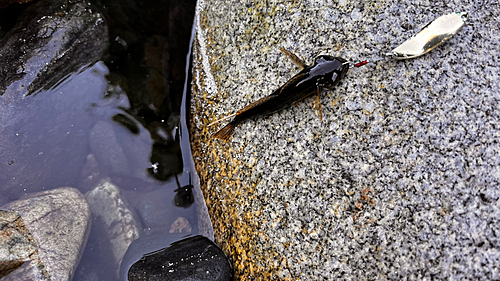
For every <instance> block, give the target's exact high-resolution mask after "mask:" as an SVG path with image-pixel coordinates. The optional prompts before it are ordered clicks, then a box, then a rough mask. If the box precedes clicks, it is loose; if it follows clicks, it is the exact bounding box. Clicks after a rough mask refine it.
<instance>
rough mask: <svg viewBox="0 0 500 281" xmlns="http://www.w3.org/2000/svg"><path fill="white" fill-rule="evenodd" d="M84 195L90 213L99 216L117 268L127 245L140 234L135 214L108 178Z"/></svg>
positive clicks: (118, 189)
mask: <svg viewBox="0 0 500 281" xmlns="http://www.w3.org/2000/svg"><path fill="white" fill-rule="evenodd" d="M85 197H86V198H87V201H88V202H89V205H90V209H91V211H92V214H93V215H94V216H96V217H97V216H99V217H100V218H101V221H102V223H103V227H102V229H104V231H105V232H106V233H107V237H108V239H109V240H110V243H111V250H112V252H113V257H114V259H115V264H116V266H117V269H118V268H119V266H120V264H121V261H122V259H123V256H124V255H125V253H126V252H127V249H128V247H129V245H130V244H131V243H132V242H133V241H134V240H136V239H138V238H139V236H140V229H141V228H140V225H139V222H138V220H137V215H136V214H134V212H133V211H132V210H131V209H130V208H129V207H128V203H127V201H126V200H125V199H124V198H123V197H122V194H121V191H120V188H119V187H117V186H116V185H114V184H113V183H111V182H110V181H109V179H103V180H102V181H100V182H99V184H98V185H97V186H96V187H95V188H94V189H92V190H91V191H89V192H87V193H86V194H85ZM117 274H118V273H117Z"/></svg>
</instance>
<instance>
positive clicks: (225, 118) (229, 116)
mask: <svg viewBox="0 0 500 281" xmlns="http://www.w3.org/2000/svg"><path fill="white" fill-rule="evenodd" d="M236 114H238V113H233V114H231V115H228V116H226V117H224V118H221V119H219V120H215V121H214V122H212V123H210V124H208V127H212V126H213V125H215V124H217V123H219V122H221V121H224V120H227V119H229V118H232V117H234V116H236Z"/></svg>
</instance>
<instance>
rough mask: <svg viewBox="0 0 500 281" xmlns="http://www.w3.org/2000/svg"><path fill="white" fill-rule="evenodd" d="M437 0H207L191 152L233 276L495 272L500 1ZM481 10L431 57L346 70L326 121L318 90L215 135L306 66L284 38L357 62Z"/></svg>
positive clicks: (326, 106) (202, 9) (201, 20)
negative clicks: (223, 122) (452, 17)
mask: <svg viewBox="0 0 500 281" xmlns="http://www.w3.org/2000/svg"><path fill="white" fill-rule="evenodd" d="M432 2H434V1H432ZM432 2H431V1H416V0H411V1H406V2H401V3H400V2H399V1H375V2H373V1H367V2H362V3H359V2H351V1H345V0H340V1H322V0H320V1H307V2H302V1H293V2H276V1H237V2H226V1H225V2H222V1H217V0H213V1H199V3H198V8H197V19H198V22H197V26H196V28H197V36H196V40H195V43H194V44H195V46H194V67H193V77H194V78H193V97H192V106H191V110H192V121H193V124H192V145H193V155H194V159H195V162H196V166H197V170H198V172H199V174H200V178H201V185H202V189H203V191H204V193H205V197H206V201H207V206H208V208H209V212H210V214H211V217H212V220H213V225H214V231H215V238H216V242H217V243H218V245H220V246H221V247H222V249H223V250H224V251H225V252H226V254H228V255H229V256H230V258H231V259H232V261H233V266H234V269H235V272H236V275H237V276H238V280H278V279H284V280H335V279H342V280H386V279H390V280H401V279H408V280H431V279H448V280H465V279H469V280H471V279H474V280H499V279H500V266H499V265H500V199H499V198H500V184H499V181H500V152H499V151H500V143H499V138H500V125H499V119H500V87H499V86H500V82H499V73H500V59H499V54H500V51H499V49H500V48H499V44H500V31H499V30H500V29H499V28H498V18H500V6H499V4H498V2H497V1H489V2H490V3H489V4H487V5H483V6H481V5H478V6H477V7H476V6H473V5H474V4H470V3H469V1H463V0H456V1H454V3H452V4H446V3H447V1H444V2H442V1H441V2H439V3H434V4H431V3H432ZM475 9H478V10H477V11H475V12H473V13H472V15H471V18H470V20H469V22H468V23H467V24H466V26H465V27H464V28H463V29H462V30H461V31H460V32H459V33H458V34H457V35H456V36H455V37H454V38H452V39H451V40H450V41H449V42H447V43H446V44H445V45H443V46H441V47H439V48H437V49H435V50H433V51H432V52H431V53H429V54H427V55H425V56H423V57H420V58H416V59H413V60H408V61H395V60H391V59H388V58H386V59H384V60H382V61H381V62H380V63H378V64H377V65H375V64H371V65H367V66H364V67H362V68H358V69H351V70H350V72H349V73H348V75H347V77H346V79H345V80H344V81H343V83H342V84H341V85H340V86H338V87H337V88H336V89H333V90H324V91H323V92H322V96H321V103H322V106H323V121H321V122H320V121H319V119H318V117H317V116H315V114H314V110H313V108H312V106H311V104H312V102H313V99H312V98H311V99H307V100H305V102H303V103H300V104H298V105H297V106H294V107H292V108H290V109H287V110H285V111H283V112H280V113H277V114H275V115H272V116H270V117H267V118H261V119H257V120H251V121H248V122H246V123H244V124H242V125H241V126H239V127H237V128H236V130H235V134H234V136H233V138H232V139H231V140H230V141H229V142H227V143H225V142H222V141H219V140H214V139H211V135H212V134H213V133H214V132H215V131H216V130H217V127H215V128H213V127H207V125H208V124H209V123H210V122H212V121H214V120H216V119H218V118H221V117H224V116H226V115H229V114H230V113H233V112H235V111H236V110H238V109H240V108H242V107H244V106H246V105H248V104H249V103H251V102H253V101H255V100H257V99H259V98H261V97H264V96H267V95H269V94H270V93H271V92H272V91H273V90H274V89H276V88H277V87H279V86H280V85H282V84H283V83H285V82H286V81H287V80H288V79H290V78H291V77H292V76H293V75H294V74H295V73H297V72H298V68H297V67H296V66H295V65H293V64H292V62H291V61H289V60H288V59H287V58H286V57H285V56H284V55H282V54H281V53H280V51H279V48H280V47H284V48H287V49H289V50H291V51H292V52H295V53H297V55H299V57H303V58H304V59H305V60H306V61H307V62H308V63H311V62H312V60H313V58H314V57H315V56H316V55H318V54H320V53H322V54H331V55H335V56H341V57H344V58H346V59H350V60H352V61H359V60H363V59H366V58H373V57H379V56H382V55H383V54H385V53H386V52H388V51H390V50H391V49H393V48H394V47H396V46H397V45H399V44H401V43H402V42H404V41H405V40H406V39H407V38H409V37H410V36H411V35H413V34H414V33H416V32H417V31H418V30H419V29H420V28H421V27H422V26H423V25H425V24H426V23H427V22H429V21H431V20H433V19H434V18H436V17H438V16H440V15H443V14H447V13H450V12H460V11H469V12H470V11H473V10H475Z"/></svg>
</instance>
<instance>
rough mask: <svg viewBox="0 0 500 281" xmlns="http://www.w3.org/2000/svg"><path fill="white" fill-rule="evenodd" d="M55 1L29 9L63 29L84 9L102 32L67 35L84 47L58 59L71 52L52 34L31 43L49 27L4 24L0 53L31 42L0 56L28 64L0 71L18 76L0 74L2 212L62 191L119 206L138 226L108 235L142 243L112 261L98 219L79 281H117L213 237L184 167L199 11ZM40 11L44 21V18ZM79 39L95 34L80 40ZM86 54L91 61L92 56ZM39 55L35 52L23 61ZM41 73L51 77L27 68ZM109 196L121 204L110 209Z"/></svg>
mask: <svg viewBox="0 0 500 281" xmlns="http://www.w3.org/2000/svg"><path fill="white" fill-rule="evenodd" d="M45 2H46V3H45ZM62 2H64V3H62ZM62 2H61V3H62V4H61V3H59V2H58V0H57V1H48V0H41V1H39V2H38V3H37V4H35V5H39V6H40V7H42V8H40V7H39V8H38V10H37V11H38V12H40V13H42V14H43V13H49V14H59V13H60V11H58V10H57V9H62V11H63V12H64V13H63V14H62V15H63V16H62V18H64V17H66V14H65V13H68V11H71V9H76V8H78V7H77V6H78V5H80V6H82V5H84V6H85V5H86V6H85V7H86V8H85V9H87V10H85V11H86V12H88V10H91V12H90V13H89V14H91V16H95V18H94V20H96V18H97V23H98V28H94V27H93V26H94V24H93V23H94V22H92V21H89V22H90V23H92V24H91V25H90V27H89V26H86V27H84V28H83V29H79V30H83V31H81V32H80V33H78V34H72V35H71V36H77V38H74V37H72V38H69V37H68V38H69V39H68V40H76V41H75V42H83V43H82V44H81V47H85V46H88V47H89V48H84V49H85V50H84V51H81V50H80V49H78V47H77V48H74V46H75V45H72V46H73V47H71V46H70V47H71V48H73V49H71V51H70V52H66V53H65V51H64V48H66V47H67V46H64V44H62V42H61V41H57V38H56V37H52V35H53V34H47V36H45V37H46V38H45V37H44V38H39V39H40V40H41V41H36V42H35V39H33V36H32V33H35V34H42V35H43V34H45V33H43V32H42V33H40V30H45V29H44V25H47V26H49V25H51V24H54V22H46V21H40V22H41V24H42V26H32V27H28V28H27V29H24V30H23V29H17V31H16V32H17V33H13V32H11V31H9V33H7V32H5V27H6V26H8V27H9V28H10V27H12V26H13V25H6V24H4V23H3V22H4V21H3V20H2V21H0V25H1V26H0V36H1V37H4V38H3V39H1V40H2V42H7V41H8V40H13V42H14V41H15V40H14V39H15V38H17V37H19V38H21V39H23V38H24V39H26V40H28V41H26V42H28V43H30V44H31V43H33V45H29V44H24V45H23V46H22V48H23V50H21V51H22V52H24V53H22V54H21V55H16V53H15V51H16V50H15V48H11V49H12V50H14V52H11V51H12V50H5V49H1V46H0V54H4V55H5V54H8V55H5V56H3V57H4V58H5V57H11V58H13V59H15V58H17V57H20V58H22V59H23V60H24V61H22V60H20V61H16V62H15V63H13V64H9V63H4V64H2V65H7V66H13V68H9V67H6V68H3V67H2V70H1V71H0V74H2V75H3V77H6V79H3V80H2V83H0V84H1V85H0V86H1V87H0V90H2V93H1V96H0V192H1V194H2V196H0V206H2V205H4V204H5V203H7V202H9V201H12V200H17V199H19V198H20V197H21V196H22V195H24V194H28V193H33V192H36V191H41V190H47V189H53V188H58V187H61V186H73V187H77V188H78V189H79V190H80V191H81V192H82V193H84V194H86V197H87V201H89V202H90V201H92V202H101V203H102V202H112V201H110V200H115V199H116V200H118V201H117V202H120V203H119V205H120V206H122V208H123V210H126V213H127V214H129V215H128V217H130V218H133V222H129V221H126V220H120V218H117V220H116V221H113V224H112V225H122V224H123V226H124V227H126V228H129V229H136V231H137V233H138V235H139V238H137V239H135V240H134V241H133V242H132V243H131V244H130V247H129V248H128V250H127V252H126V254H125V253H124V252H123V250H120V251H121V252H123V253H121V254H119V255H118V256H117V254H116V253H117V252H120V251H116V249H117V245H116V239H115V238H116V237H114V238H113V239H114V240H113V239H111V238H112V237H110V236H109V233H110V232H109V231H110V229H109V221H110V220H109V218H105V216H106V214H105V213H104V214H102V213H99V214H97V213H95V212H93V215H94V217H93V221H92V228H91V233H90V236H89V240H88V242H87V247H86V249H85V252H84V253H83V257H82V259H81V262H80V264H79V267H78V269H77V270H76V272H75V277H74V280H117V279H118V275H117V272H118V271H119V268H120V267H121V270H122V271H126V270H127V269H128V267H129V266H130V265H131V264H132V263H133V262H135V260H136V258H137V257H140V256H142V254H144V253H146V252H148V251H154V250H155V249H160V248H164V247H166V246H168V245H169V244H170V243H172V242H174V241H176V240H179V239H181V238H182V237H185V236H186V235H196V234H199V233H201V234H204V235H208V236H210V233H211V224H210V222H209V220H208V219H207V218H208V214H206V216H205V217H203V218H200V213H202V212H205V213H206V207H205V206H204V202H203V198H202V195H201V191H200V190H199V182H198V181H199V179H198V178H197V175H196V174H195V172H194V167H193V165H192V163H191V162H189V161H190V160H186V159H189V158H190V152H189V139H188V138H189V136H188V134H187V128H186V119H185V116H183V115H182V114H185V112H182V110H183V109H182V108H181V102H182V101H183V100H182V99H183V93H184V94H185V87H186V85H187V82H186V77H185V74H186V56H187V54H188V47H189V35H190V34H191V26H192V19H193V15H194V4H195V1H179V2H176V1H139V2H135V1H126V2H123V1H117V0H104V1H101V4H98V5H94V4H91V3H87V2H85V1H80V0H75V1H74V2H71V3H70V2H67V3H66V1H62ZM40 3H41V4H40ZM44 3H45V4H44ZM58 3H59V4H61V5H59V4H58ZM44 5H49V6H50V7H51V8H50V9H51V10H50V11H46V12H44V9H43V7H45V6H44ZM72 5H73V6H72ZM75 7H76V8H75ZM96 7H97V8H96ZM52 9H53V10H52ZM34 10H36V9H34ZM96 11H99V12H102V15H104V16H105V20H104V17H103V16H102V15H101V14H96V13H95V12H96ZM32 12H33V11H32ZM38 16H39V17H43V15H38ZM70 16H71V15H68V17H70ZM46 18H47V19H50V17H46ZM52 18H53V19H54V20H60V18H57V17H52ZM44 19H45V18H44ZM33 22H36V21H33ZM30 24H31V22H30ZM57 24H58V25H57V27H58V28H59V27H61V28H62V29H61V30H59V29H58V30H59V31H58V32H61V33H57V34H59V35H61V34H66V33H64V32H67V31H68V30H70V29H68V30H65V29H64V24H66V22H64V23H63V22H57ZM68 24H73V23H68ZM108 27H109V34H108ZM14 29H15V28H14ZM12 30H13V29H12ZM23 32H24V33H23ZM30 32H31V33H30ZM85 32H96V34H93V35H92V36H88V38H86V39H85V37H84V36H83V35H85V34H86V33H85ZM18 33H19V34H18ZM12 34H14V35H12ZM54 34H55V33H54ZM82 34H83V35H82ZM59 35H58V36H59ZM16 36H17V37H16ZM61 36H62V35H61ZM78 36H81V37H78ZM103 36H105V37H106V38H104V37H103ZM14 37H15V38H14ZM108 37H109V38H111V40H110V39H109V38H108ZM11 38H14V39H11ZM93 38H94V39H95V38H99V40H100V41H99V44H97V43H96V44H93V45H92V44H90V45H85V44H87V43H88V42H87V43H86V41H85V40H89V41H92V40H93ZM42 39H43V40H46V41H43V40H42ZM16 40H17V39H16ZM30 40H31V41H30ZM54 40H55V41H54ZM78 40H82V41H78ZM21 41H22V40H21ZM21 41H19V42H21ZM94 41H95V40H94ZM40 42H41V43H40ZM43 42H49V43H47V44H51V43H50V42H56V43H57V44H55V43H54V44H52V45H53V46H52V45H51V46H52V47H54V49H50V52H49V53H48V54H49V56H46V57H43V58H42V57H40V58H37V57H38V56H39V53H40V52H42V51H43V49H44V48H50V47H51V46H43V44H44V43H43ZM95 42H97V41H95ZM35 43H36V44H35ZM12 44H14V43H12ZM16 44H18V43H16ZM37 44H39V45H41V46H42V47H40V46H38V45H37ZM7 45H8V44H7ZM7 45H4V46H7ZM14 45H15V44H14ZM14 45H13V46H14ZM56 45H57V46H56ZM16 46H17V45H16ZM30 46H32V47H30ZM76 46H80V45H78V44H76ZM92 46H98V47H99V48H98V51H97V52H94V53H92V52H93V51H95V50H93V49H92ZM108 46H109V48H108ZM35 47H37V48H39V49H40V50H42V51H40V50H38V49H37V51H33V50H28V49H30V48H32V49H35ZM61 50H62V51H61ZM104 50H105V51H104ZM18 51H19V50H18ZM25 51H26V52H25ZM91 53H92V55H89V54H91ZM103 53H105V54H104V55H103ZM61 54H67V56H62V57H64V59H61V60H60V61H57V60H56V61H54V59H50V58H49V57H51V58H60V56H61ZM72 55H73V57H76V58H77V59H75V60H72V57H71V56H72ZM96 61H97V62H96ZM4 62H5V61H4ZM65 63H66V64H65ZM41 64H44V65H45V64H46V65H47V67H46V68H44V67H45V66H43V67H41V68H40V69H37V70H35V69H34V68H35V66H38V67H40V65H41ZM23 65H24V66H29V68H30V69H31V68H33V71H32V72H30V71H31V70H30V69H27V68H23V67H22V66H23ZM61 65H66V66H69V67H62V66H61ZM82 65H83V66H82ZM76 66H78V67H79V69H78V70H77V71H75V67H76ZM20 71H21V72H23V71H24V72H26V73H24V72H23V73H24V74H25V75H24V76H22V77H21V76H19V77H21V78H19V77H17V76H16V73H17V72H20ZM18 74H19V73H18ZM16 77H17V78H16ZM44 77H45V78H46V79H44ZM62 77H64V78H63V79H61V78H62ZM7 78H8V79H7ZM18 78H19V79H18ZM185 107H186V105H185V104H184V109H185ZM99 190H102V191H104V192H102V194H101V193H99V192H101V191H99ZM98 191H99V192H98ZM106 194H114V195H113V196H115V195H116V196H115V197H110V198H106V197H105V196H107V195H106ZM89 196H92V200H90V199H89ZM99 200H101V201H99ZM94 204H97V203H94ZM108 205H110V204H108ZM91 207H92V206H91ZM127 246H128V245H127ZM125 249H127V248H125ZM120 255H121V256H120ZM122 260H123V263H122V264H121V265H120V262H121V261H122ZM122 276H125V275H122Z"/></svg>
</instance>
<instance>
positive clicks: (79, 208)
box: [2, 187, 90, 280]
mask: <svg viewBox="0 0 500 281" xmlns="http://www.w3.org/2000/svg"><path fill="white" fill-rule="evenodd" d="M2 209H7V210H13V211H16V212H19V213H20V214H21V217H22V218H23V221H24V223H25V225H26V228H27V229H28V230H29V232H31V234H32V235H33V238H34V240H35V241H36V243H37V245H38V254H39V256H40V261H41V262H42V264H43V265H44V266H45V269H46V270H47V272H48V274H49V275H50V280H71V279H72V277H73V274H74V272H75V269H76V267H77V266H78V263H79V262H80V258H81V256H82V253H83V250H84V249H85V245H86V243H87V238H88V234H89V231H90V210H89V206H88V204H87V201H86V200H85V197H83V195H82V194H81V193H80V192H79V191H78V190H77V189H75V188H72V187H61V188H57V189H53V190H48V191H43V192H38V193H33V194H29V195H26V196H24V197H23V198H21V199H19V200H17V201H13V202H10V203H8V204H7V205H5V206H3V207H2ZM17 280H19V279H17Z"/></svg>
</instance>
